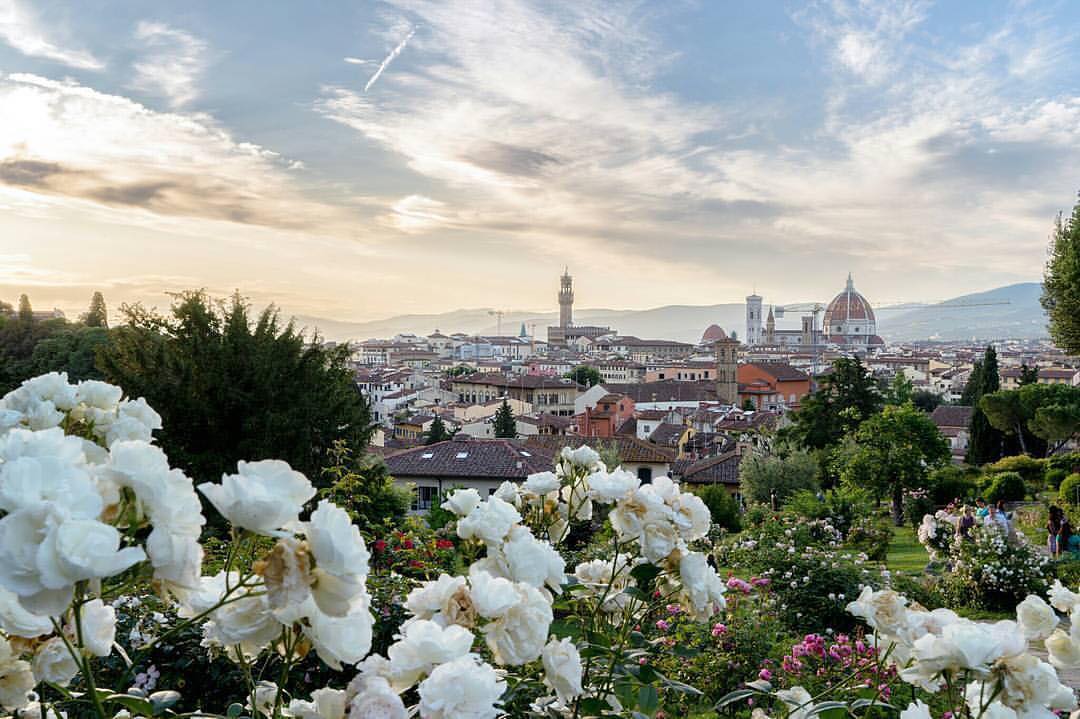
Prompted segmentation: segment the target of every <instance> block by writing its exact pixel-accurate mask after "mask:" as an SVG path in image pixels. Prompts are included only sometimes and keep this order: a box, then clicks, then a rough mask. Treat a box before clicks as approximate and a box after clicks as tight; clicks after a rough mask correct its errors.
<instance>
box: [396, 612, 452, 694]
mask: <svg viewBox="0 0 1080 719" xmlns="http://www.w3.org/2000/svg"><path fill="white" fill-rule="evenodd" d="M403 632H404V633H403V636H402V637H401V638H400V639H399V640H398V641H397V642H395V643H394V644H392V645H390V648H389V649H388V650H387V656H389V658H390V675H391V683H392V684H393V687H394V689H395V690H397V691H404V690H405V689H408V688H409V687H411V686H412V685H413V684H415V683H416V681H417V680H418V679H419V678H420V677H421V676H423V675H424V674H427V673H429V672H430V671H431V670H432V669H433V668H434V667H435V666H437V665H439V664H443V663H445V662H449V661H453V660H454V659H457V658H459V657H463V656H465V655H466V654H468V653H469V650H470V649H471V648H472V643H473V635H472V632H470V631H469V630H468V629H465V628H464V627H459V626H458V625H456V624H451V625H450V626H448V627H445V628H443V627H440V626H439V625H438V624H436V623H435V622H429V621H425V620H423V619H421V620H417V621H415V622H411V623H410V624H409V625H408V626H406V627H404V629H403Z"/></svg>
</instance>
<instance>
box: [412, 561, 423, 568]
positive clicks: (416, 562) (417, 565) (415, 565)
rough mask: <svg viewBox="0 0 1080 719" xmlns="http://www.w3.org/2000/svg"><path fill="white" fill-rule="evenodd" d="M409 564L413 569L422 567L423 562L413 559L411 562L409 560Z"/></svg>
mask: <svg viewBox="0 0 1080 719" xmlns="http://www.w3.org/2000/svg"><path fill="white" fill-rule="evenodd" d="M409 566H410V567H413V568H415V569H423V568H424V563H423V562H421V561H420V560H419V559H414V560H412V561H411V562H409Z"/></svg>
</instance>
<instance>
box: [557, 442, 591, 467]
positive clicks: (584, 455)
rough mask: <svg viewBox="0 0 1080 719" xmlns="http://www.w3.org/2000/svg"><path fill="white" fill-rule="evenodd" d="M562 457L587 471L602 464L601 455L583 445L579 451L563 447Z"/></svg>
mask: <svg viewBox="0 0 1080 719" xmlns="http://www.w3.org/2000/svg"><path fill="white" fill-rule="evenodd" d="M562 456H563V457H564V458H565V459H569V460H570V461H571V462H573V463H574V464H576V465H577V466H579V467H584V468H586V469H593V468H595V467H596V466H597V465H598V464H600V455H599V454H598V453H597V452H596V450H594V449H593V448H592V447H590V446H589V445H587V444H583V445H581V446H580V447H578V448H577V449H570V448H569V447H563V451H562Z"/></svg>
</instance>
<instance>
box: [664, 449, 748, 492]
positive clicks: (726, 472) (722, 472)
mask: <svg viewBox="0 0 1080 719" xmlns="http://www.w3.org/2000/svg"><path fill="white" fill-rule="evenodd" d="M740 462H742V457H741V456H739V454H738V453H737V452H735V451H731V452H725V453H724V454H721V455H717V456H716V457H707V458H705V459H699V460H697V461H693V462H687V461H682V462H676V463H675V465H674V466H672V468H671V474H672V476H675V477H677V478H678V479H679V480H680V481H682V482H689V483H691V484H736V485H737V484H738V483H739V464H740Z"/></svg>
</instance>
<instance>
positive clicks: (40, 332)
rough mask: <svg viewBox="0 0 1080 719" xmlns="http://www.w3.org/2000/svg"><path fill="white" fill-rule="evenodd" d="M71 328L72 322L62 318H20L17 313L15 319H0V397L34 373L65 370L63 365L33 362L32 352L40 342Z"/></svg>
mask: <svg viewBox="0 0 1080 719" xmlns="http://www.w3.org/2000/svg"><path fill="white" fill-rule="evenodd" d="M70 329H72V328H71V325H69V324H68V323H67V321H65V320H63V319H49V320H44V321H42V322H33V321H23V320H22V319H20V318H18V316H16V318H15V319H7V318H5V319H3V320H0V396H3V395H5V394H7V393H8V392H10V391H11V390H13V389H15V388H16V387H18V386H19V385H20V384H21V383H22V382H23V381H25V380H27V379H30V378H31V377H33V376H35V375H38V374H42V373H44V372H50V371H52V370H58V371H64V370H66V369H67V368H66V367H65V366H63V365H62V364H58V365H55V366H52V365H42V364H39V363H36V362H35V360H34V351H35V349H36V348H37V346H38V344H39V343H41V342H43V341H44V340H47V339H48V338H50V337H53V336H55V335H57V334H62V333H65V332H68V331H69V330H70Z"/></svg>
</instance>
